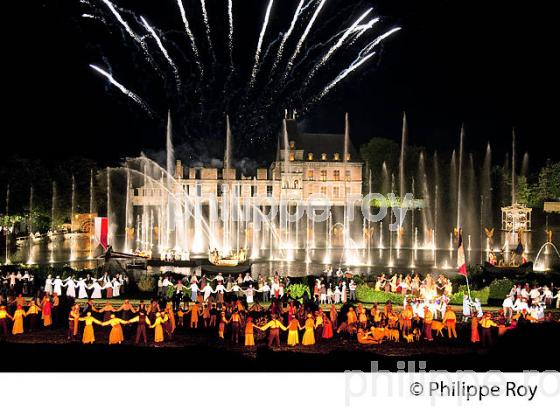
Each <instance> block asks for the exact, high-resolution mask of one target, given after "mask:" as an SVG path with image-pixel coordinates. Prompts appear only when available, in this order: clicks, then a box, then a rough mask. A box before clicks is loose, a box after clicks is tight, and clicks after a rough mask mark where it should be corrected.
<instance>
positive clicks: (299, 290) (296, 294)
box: [286, 283, 311, 302]
mask: <svg viewBox="0 0 560 410" xmlns="http://www.w3.org/2000/svg"><path fill="white" fill-rule="evenodd" d="M286 291H287V292H289V294H290V297H291V298H292V299H295V300H297V301H299V302H301V301H303V296H304V295H307V299H311V292H310V291H309V286H307V285H305V284H303V283H292V284H290V285H289V286H288V289H287V290H286Z"/></svg>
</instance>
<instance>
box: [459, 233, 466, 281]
mask: <svg viewBox="0 0 560 410" xmlns="http://www.w3.org/2000/svg"><path fill="white" fill-rule="evenodd" d="M457 269H458V270H457V272H459V273H460V274H461V275H463V276H465V277H466V276H467V261H466V260H465V248H464V246H463V230H462V229H459V243H458V248H457Z"/></svg>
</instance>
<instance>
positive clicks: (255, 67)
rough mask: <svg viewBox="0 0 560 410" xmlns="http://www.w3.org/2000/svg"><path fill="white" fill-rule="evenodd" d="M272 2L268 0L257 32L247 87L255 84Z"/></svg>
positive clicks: (272, 0)
mask: <svg viewBox="0 0 560 410" xmlns="http://www.w3.org/2000/svg"><path fill="white" fill-rule="evenodd" d="M273 4H274V0H269V2H268V7H267V8H266V13H265V15H264V20H263V25H262V28H261V33H260V34H259V41H258V43H257V51H256V52H255V64H254V65H253V71H252V72H251V81H250V82H249V87H251V88H252V87H253V85H254V84H255V80H256V78H257V72H258V71H259V65H260V58H261V49H262V43H263V40H264V35H265V33H266V28H267V27H268V21H269V20H270V12H271V10H272V6H273Z"/></svg>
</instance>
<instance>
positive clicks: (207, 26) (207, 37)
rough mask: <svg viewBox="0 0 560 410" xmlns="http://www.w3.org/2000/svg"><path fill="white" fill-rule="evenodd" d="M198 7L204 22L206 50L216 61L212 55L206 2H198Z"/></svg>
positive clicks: (204, 0) (214, 55)
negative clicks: (200, 9)
mask: <svg viewBox="0 0 560 410" xmlns="http://www.w3.org/2000/svg"><path fill="white" fill-rule="evenodd" d="M200 7H201V8H202V19H203V20H204V27H205V28H206V40H207V41H208V49H209V50H210V53H211V54H212V60H214V61H216V54H214V47H213V46H212V33H211V32H210V22H209V20H208V11H207V10H206V0H200Z"/></svg>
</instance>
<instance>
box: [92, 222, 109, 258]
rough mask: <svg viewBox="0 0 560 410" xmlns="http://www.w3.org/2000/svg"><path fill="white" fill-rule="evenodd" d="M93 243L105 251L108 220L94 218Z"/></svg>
mask: <svg viewBox="0 0 560 410" xmlns="http://www.w3.org/2000/svg"><path fill="white" fill-rule="evenodd" d="M94 228H95V229H94V237H95V241H96V242H97V243H99V244H100V245H101V246H103V249H105V250H107V236H108V233H109V220H108V219H107V217H106V216H103V217H96V218H95V222H94Z"/></svg>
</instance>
